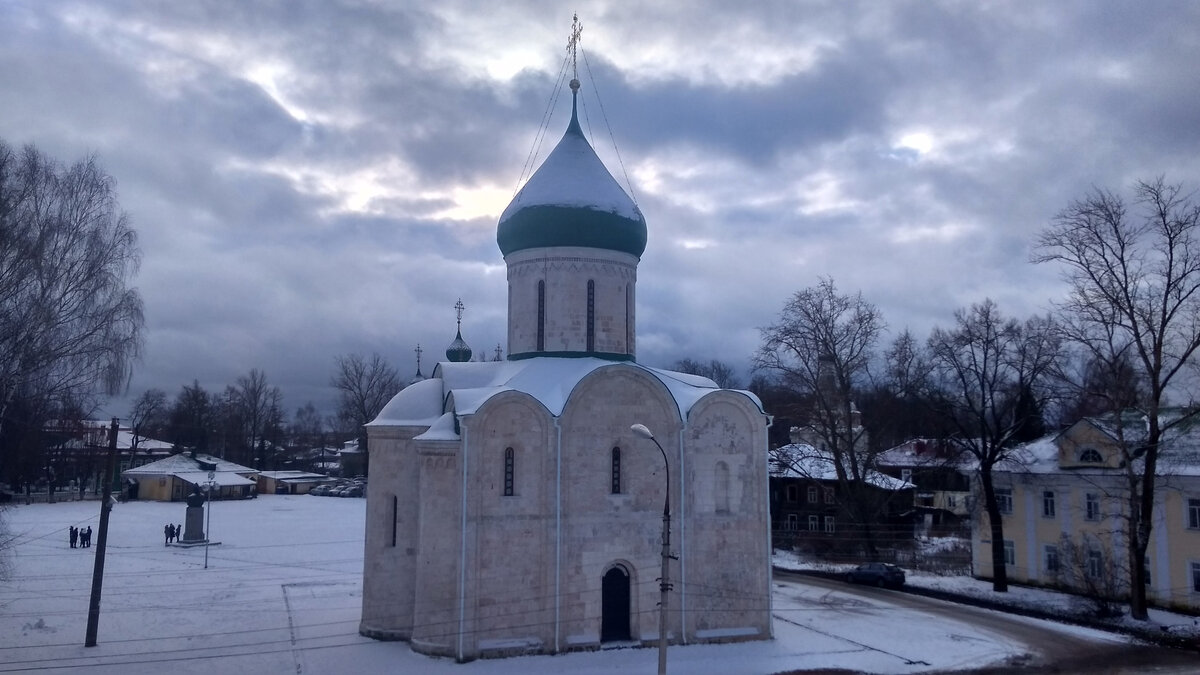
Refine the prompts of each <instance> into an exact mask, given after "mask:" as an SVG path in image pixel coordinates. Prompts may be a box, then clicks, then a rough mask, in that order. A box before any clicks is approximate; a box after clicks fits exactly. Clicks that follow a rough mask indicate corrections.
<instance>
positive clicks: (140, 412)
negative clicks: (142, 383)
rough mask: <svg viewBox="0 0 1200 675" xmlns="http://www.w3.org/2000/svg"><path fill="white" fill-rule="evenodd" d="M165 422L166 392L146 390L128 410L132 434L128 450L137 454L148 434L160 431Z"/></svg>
mask: <svg viewBox="0 0 1200 675" xmlns="http://www.w3.org/2000/svg"><path fill="white" fill-rule="evenodd" d="M166 420H167V392H165V391H163V390H162V389H153V388H151V389H147V390H146V391H144V392H142V393H141V395H139V396H138V397H137V398H136V399H134V401H133V405H132V406H130V408H129V430H130V432H131V433H132V438H131V440H130V448H129V449H130V450H131V451H133V452H137V450H138V448H139V447H140V445H141V442H142V441H143V440H145V439H146V438H147V437H148V435H149V434H150V433H157V432H158V431H161V430H162V428H163V427H164V426H165V425H166Z"/></svg>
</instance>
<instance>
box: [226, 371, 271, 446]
mask: <svg viewBox="0 0 1200 675" xmlns="http://www.w3.org/2000/svg"><path fill="white" fill-rule="evenodd" d="M229 393H230V396H229V399H230V402H231V404H232V406H233V409H234V411H235V412H236V414H237V416H238V418H239V419H240V420H241V422H242V435H241V438H239V439H238V440H239V441H240V445H241V447H240V451H241V453H240V454H241V458H242V459H243V461H252V462H254V465H255V467H254V468H256V469H261V468H263V467H262V463H263V460H265V459H267V457H266V456H265V454H264V450H265V444H266V441H267V437H268V435H270V432H271V431H272V430H273V429H276V428H277V427H279V426H280V421H281V418H282V413H281V410H280V403H281V401H282V398H283V397H282V394H281V393H280V391H279V387H275V386H272V385H269V384H267V374H266V373H264V372H263V371H261V370H259V369H257V368H251V369H250V373H249V374H247V375H242V376H240V377H238V379H237V385H236V386H234V387H231V388H230V390H229Z"/></svg>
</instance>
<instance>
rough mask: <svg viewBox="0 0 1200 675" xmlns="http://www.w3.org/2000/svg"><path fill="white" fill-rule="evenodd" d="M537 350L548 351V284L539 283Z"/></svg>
mask: <svg viewBox="0 0 1200 675" xmlns="http://www.w3.org/2000/svg"><path fill="white" fill-rule="evenodd" d="M537 294H538V318H537V322H538V323H537V350H538V351H539V352H544V351H546V282H545V281H544V280H543V281H538V290H537Z"/></svg>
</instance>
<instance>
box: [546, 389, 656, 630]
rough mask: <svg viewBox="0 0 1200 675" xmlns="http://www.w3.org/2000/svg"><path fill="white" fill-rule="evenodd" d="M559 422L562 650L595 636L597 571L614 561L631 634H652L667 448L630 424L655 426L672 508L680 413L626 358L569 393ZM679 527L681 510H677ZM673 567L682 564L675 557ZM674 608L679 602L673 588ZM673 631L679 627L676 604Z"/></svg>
mask: <svg viewBox="0 0 1200 675" xmlns="http://www.w3.org/2000/svg"><path fill="white" fill-rule="evenodd" d="M560 423H561V426H562V430H563V486H562V501H563V550H562V599H561V603H562V622H563V626H562V631H563V638H564V642H565V645H564V649H568V648H580V647H594V646H599V644H600V629H601V622H602V620H603V604H602V594H601V590H602V580H603V578H604V575H605V573H606V572H607V571H608V570H610V569H612V568H613V567H620V568H621V570H622V571H623V572H624V573H626V574H628V575H629V578H630V588H631V591H632V592H631V598H630V601H631V606H630V616H631V625H630V637H631V639H633V640H634V641H653V640H657V639H658V613H657V612H656V611H655V607H656V606H657V604H658V600H659V587H658V584H657V583H656V582H655V580H656V579H657V578H658V577H659V574H660V570H661V562H662V557H661V552H662V545H661V535H662V508H663V497H664V494H665V491H666V476H665V475H664V466H663V455H662V453H660V452H659V450H658V448H657V447H655V446H654V444H653V442H651V441H649V440H646V439H643V438H638V437H636V436H634V435H633V433H632V432H631V431H630V430H629V426H630V425H631V424H634V423H641V424H645V425H646V426H647V427H649V428H650V429H651V430H653V432H654V434H655V435H656V437H657V438H658V439H659V442H660V443H662V444H663V447H664V448H665V449H666V451H667V457H668V462H669V463H670V469H671V476H672V479H673V482H672V490H671V491H672V503H673V504H674V505H675V506H674V508H673V510H676V509H677V508H678V490H679V486H680V483H679V479H678V467H677V465H676V464H677V460H678V455H677V450H678V447H679V445H678V438H679V437H678V430H679V426H680V423H679V412H678V408H677V406H676V404H675V402H674V400H673V399H672V397H671V395H670V393H669V392H668V391H667V390H666V388H665V387H663V385H662V383H661V382H659V381H658V380H657V379H655V378H653V377H652V376H650V375H649V374H647V373H646V372H645V371H642V370H639V369H636V368H633V367H624V366H613V367H609V368H604V369H601V370H599V371H597V372H595V373H593V374H592V375H590V376H588V377H587V378H585V379H584V380H583V381H582V382H580V384H579V385H578V386H577V387H576V388H575V390H574V391H573V392H572V394H571V397H570V399H569V401H568V403H567V407H566V410H565V411H564V412H563V415H562V418H561V421H560ZM614 448H617V449H619V451H620V485H619V491H618V492H617V493H616V494H614V493H613V489H612V488H613V485H612V483H613V460H612V457H613V452H612V451H613V449H614ZM675 519H676V521H675V522H676V526H678V520H677V519H678V516H677V515H676V516H675ZM671 564H672V567H673V568H674V571H673V572H672V573H673V574H677V573H678V563H677V562H672V563H671ZM670 605H671V609H672V610H677V609H678V596H677V595H674V594H673V595H672V597H671V603H670ZM671 616H672V617H673V619H672V622H673V623H672V627H671V628H670V630H671V632H673V633H674V634H676V635H678V632H679V627H678V625H677V620H678V616H679V614H678V612H676V611H672V612H671Z"/></svg>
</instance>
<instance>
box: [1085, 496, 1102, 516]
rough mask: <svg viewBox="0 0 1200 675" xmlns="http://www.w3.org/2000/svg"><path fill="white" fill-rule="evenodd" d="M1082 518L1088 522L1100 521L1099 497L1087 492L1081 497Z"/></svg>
mask: <svg viewBox="0 0 1200 675" xmlns="http://www.w3.org/2000/svg"><path fill="white" fill-rule="evenodd" d="M1083 510H1084V517H1085V518H1087V519H1088V520H1100V495H1098V494H1096V493H1094V492H1089V493H1087V494H1085V495H1084V496H1083Z"/></svg>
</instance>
